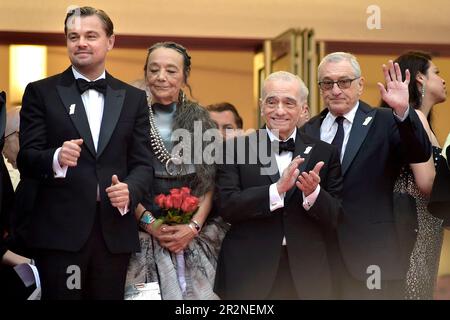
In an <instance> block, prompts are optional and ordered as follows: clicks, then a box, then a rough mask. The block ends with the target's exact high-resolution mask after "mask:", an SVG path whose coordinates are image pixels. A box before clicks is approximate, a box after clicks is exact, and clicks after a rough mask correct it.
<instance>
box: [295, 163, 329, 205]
mask: <svg viewBox="0 0 450 320" xmlns="http://www.w3.org/2000/svg"><path fill="white" fill-rule="evenodd" d="M324 164H325V163H324V162H323V161H319V162H317V163H316V165H315V166H314V169H312V170H311V171H309V172H302V173H301V174H300V175H299V176H298V179H297V180H298V181H297V182H296V183H295V184H296V185H297V188H299V189H300V190H301V191H302V192H303V194H304V195H305V197H307V196H309V195H310V194H311V193H313V192H314V190H316V188H317V186H318V185H319V183H320V176H319V173H320V169H322V167H323V165H324Z"/></svg>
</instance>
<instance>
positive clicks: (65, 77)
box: [56, 67, 95, 157]
mask: <svg viewBox="0 0 450 320" xmlns="http://www.w3.org/2000/svg"><path fill="white" fill-rule="evenodd" d="M61 76H62V78H61V83H60V84H59V85H57V86H56V89H57V91H58V94H59V96H60V98H61V100H62V102H63V106H64V108H65V109H66V112H67V114H68V115H69V117H70V119H71V120H72V122H73V124H74V125H75V128H76V129H77V131H78V133H79V134H80V137H81V138H82V139H83V143H84V144H85V145H86V147H87V149H88V150H89V152H90V153H91V154H92V155H93V156H94V157H95V148H94V142H93V140H92V135H91V129H90V128H89V122H88V119H87V116H86V110H85V109H84V104H83V101H82V100H81V95H80V92H79V91H78V88H77V85H76V82H75V77H74V76H73V73H72V69H71V68H70V67H69V68H68V69H67V70H66V71H64V72H63V73H62V75H61Z"/></svg>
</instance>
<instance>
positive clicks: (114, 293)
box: [36, 206, 130, 300]
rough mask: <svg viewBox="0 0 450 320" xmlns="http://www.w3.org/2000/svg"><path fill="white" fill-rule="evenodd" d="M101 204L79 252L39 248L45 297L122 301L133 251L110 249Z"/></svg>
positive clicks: (38, 257) (49, 298) (50, 298)
mask: <svg viewBox="0 0 450 320" xmlns="http://www.w3.org/2000/svg"><path fill="white" fill-rule="evenodd" d="M98 207H99V206H97V215H96V218H95V223H94V226H93V228H92V231H91V234H90V236H89V239H88V241H87V242H86V244H85V245H84V246H83V247H82V249H81V250H80V251H78V252H67V251H62V250H46V249H39V250H37V252H36V266H37V268H38V270H39V275H40V278H41V286H42V298H41V299H42V300H84V299H88V300H123V297H124V287H125V278H126V272H127V267H128V262H129V260H130V254H129V253H124V254H112V253H110V252H109V250H108V248H107V247H106V243H105V240H104V238H103V235H102V229H101V225H100V219H99V209H98ZM118 214H119V213H118Z"/></svg>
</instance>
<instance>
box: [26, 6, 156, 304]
mask: <svg viewBox="0 0 450 320" xmlns="http://www.w3.org/2000/svg"><path fill="white" fill-rule="evenodd" d="M64 23H65V35H66V41H67V50H68V54H69V58H70V61H71V63H72V66H71V67H69V68H68V69H67V70H66V71H64V72H63V73H61V74H58V75H55V76H53V77H49V78H46V79H44V80H40V81H37V82H34V83H31V84H29V85H28V86H27V88H26V90H25V94H24V97H23V102H22V110H21V112H20V152H19V155H18V167H19V170H20V173H21V175H22V176H23V177H24V178H31V179H37V180H38V181H39V185H38V190H37V200H36V202H35V205H34V212H33V213H32V217H31V221H30V227H29V228H30V229H29V234H28V243H29V245H30V246H32V248H34V249H35V257H36V265H37V267H38V269H39V272H40V275H41V280H42V298H43V299H123V291H124V283H125V276H126V271H127V265H128V261H129V257H130V254H131V252H133V251H137V250H138V249H139V241H138V228H137V224H136V221H135V219H134V215H133V210H134V208H135V206H136V205H137V204H138V203H139V202H140V201H141V198H142V196H143V194H145V193H147V192H148V188H149V186H150V185H151V181H152V178H151V177H152V167H151V165H150V164H151V163H152V160H151V157H152V154H151V151H150V148H149V144H148V136H147V135H148V132H149V122H148V109H147V103H146V96H145V93H144V92H143V91H141V90H138V89H136V88H133V87H131V86H129V85H127V84H125V83H123V82H121V81H119V80H117V79H115V78H113V77H112V76H111V75H110V74H108V73H106V71H105V59H106V55H107V52H108V51H110V50H111V49H112V48H113V45H114V34H113V23H112V22H111V20H110V18H109V17H108V16H107V15H106V13H105V12H104V11H102V10H98V9H94V8H91V7H81V8H76V9H74V10H71V11H69V12H68V14H67V16H66V20H65V22H64ZM94 80H95V81H94ZM130 211H131V213H130Z"/></svg>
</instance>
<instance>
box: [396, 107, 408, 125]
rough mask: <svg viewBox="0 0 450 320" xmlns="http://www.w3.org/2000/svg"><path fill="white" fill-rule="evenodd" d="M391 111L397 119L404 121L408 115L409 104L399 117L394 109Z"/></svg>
mask: <svg viewBox="0 0 450 320" xmlns="http://www.w3.org/2000/svg"><path fill="white" fill-rule="evenodd" d="M393 113H394V116H395V117H396V118H397V119H398V120H400V122H403V121H405V119H406V118H407V117H408V115H409V106H408V108H407V109H406V111H405V114H404V115H403V117H401V118H400V117H399V116H398V115H397V114H396V113H395V111H393Z"/></svg>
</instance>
